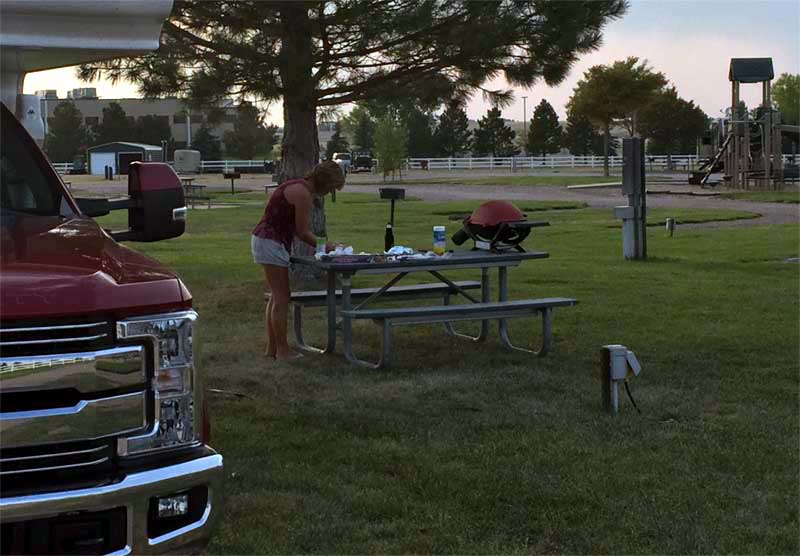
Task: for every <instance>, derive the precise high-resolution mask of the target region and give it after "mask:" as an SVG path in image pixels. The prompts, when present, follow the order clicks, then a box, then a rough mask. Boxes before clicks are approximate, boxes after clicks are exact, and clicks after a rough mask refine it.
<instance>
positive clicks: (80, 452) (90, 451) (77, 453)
mask: <svg viewBox="0 0 800 556" xmlns="http://www.w3.org/2000/svg"><path fill="white" fill-rule="evenodd" d="M107 449H108V447H107V446H98V447H97V448H89V449H88V450H72V451H70V452H52V453H49V454H37V455H35V456H22V457H16V458H5V457H3V458H0V463H11V462H15V461H32V460H37V459H47V458H56V457H59V458H60V457H65V456H80V455H84V454H85V455H88V454H94V453H96V452H101V451H103V450H107Z"/></svg>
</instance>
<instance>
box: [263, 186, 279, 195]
mask: <svg viewBox="0 0 800 556" xmlns="http://www.w3.org/2000/svg"><path fill="white" fill-rule="evenodd" d="M270 189H278V184H277V183H270V184H267V185H265V186H264V193H265V194H266V195H269V191H270Z"/></svg>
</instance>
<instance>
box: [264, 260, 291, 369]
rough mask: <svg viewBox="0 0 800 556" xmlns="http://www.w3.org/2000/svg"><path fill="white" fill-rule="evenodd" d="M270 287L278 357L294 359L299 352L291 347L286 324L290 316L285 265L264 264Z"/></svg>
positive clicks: (273, 329)
mask: <svg viewBox="0 0 800 556" xmlns="http://www.w3.org/2000/svg"><path fill="white" fill-rule="evenodd" d="M264 270H265V272H266V274H267V282H268V283H269V289H270V291H272V298H271V301H270V303H271V305H272V310H271V312H270V321H269V322H270V324H271V326H272V334H273V338H274V341H275V343H274V345H275V358H276V359H284V360H285V359H294V358H295V357H297V355H298V354H296V353H294V352H292V350H290V349H289V341H288V339H287V337H286V326H287V321H288V318H289V299H290V296H291V292H290V290H289V269H288V268H287V267H285V266H275V265H264Z"/></svg>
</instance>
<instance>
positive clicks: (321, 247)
mask: <svg viewBox="0 0 800 556" xmlns="http://www.w3.org/2000/svg"><path fill="white" fill-rule="evenodd" d="M327 243H328V238H326V237H324V236H317V255H324V254H325V245H326V244H327Z"/></svg>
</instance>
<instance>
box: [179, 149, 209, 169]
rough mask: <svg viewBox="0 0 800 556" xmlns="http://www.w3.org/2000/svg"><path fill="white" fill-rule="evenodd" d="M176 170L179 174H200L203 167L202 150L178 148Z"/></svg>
mask: <svg viewBox="0 0 800 556" xmlns="http://www.w3.org/2000/svg"><path fill="white" fill-rule="evenodd" d="M174 158H175V162H174V164H173V166H174V168H175V172H177V173H178V174H199V173H200V169H201V167H202V157H201V155H200V151H195V150H192V149H177V150H176V151H175V157H174Z"/></svg>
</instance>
